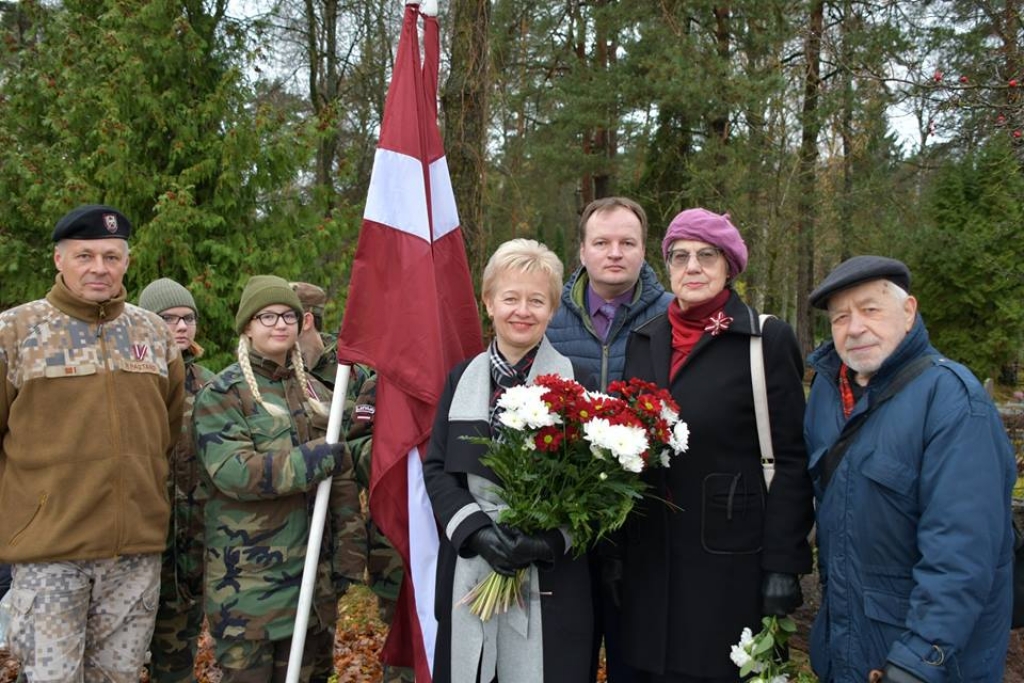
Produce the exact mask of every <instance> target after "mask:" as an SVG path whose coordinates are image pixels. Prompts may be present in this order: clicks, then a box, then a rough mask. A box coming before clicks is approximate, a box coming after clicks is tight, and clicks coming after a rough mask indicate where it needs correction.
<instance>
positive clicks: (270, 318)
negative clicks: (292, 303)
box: [252, 311, 299, 327]
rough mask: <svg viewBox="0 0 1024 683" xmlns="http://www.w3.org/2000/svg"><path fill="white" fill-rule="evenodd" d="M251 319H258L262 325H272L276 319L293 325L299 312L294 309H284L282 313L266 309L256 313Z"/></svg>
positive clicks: (297, 319) (297, 318)
mask: <svg viewBox="0 0 1024 683" xmlns="http://www.w3.org/2000/svg"><path fill="white" fill-rule="evenodd" d="M252 319H253V320H259V321H260V324H262V325H263V326H264V327H274V326H275V325H277V321H278V320H283V321H284V324H285V325H294V324H295V323H297V322H298V321H299V314H298V313H296V312H295V311H285V312H284V313H271V312H270V311H267V312H266V313H257V314H256V315H254V316H253V317H252Z"/></svg>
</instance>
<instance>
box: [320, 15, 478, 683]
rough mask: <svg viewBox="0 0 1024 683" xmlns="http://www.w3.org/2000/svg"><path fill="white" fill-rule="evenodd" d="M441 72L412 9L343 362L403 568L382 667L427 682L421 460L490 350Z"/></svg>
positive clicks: (348, 313)
mask: <svg viewBox="0 0 1024 683" xmlns="http://www.w3.org/2000/svg"><path fill="white" fill-rule="evenodd" d="M421 18H422V21H423V52H424V58H423V63H422V66H421V63H420V49H419V36H418V31H417V28H418V27H417V24H418V21H419V20H420V19H421ZM439 63H440V39H439V30H438V24H437V19H436V18H435V17H432V16H426V15H423V14H422V13H421V12H420V9H419V6H418V5H407V6H406V8H405V20H404V23H403V26H402V35H401V38H400V39H399V43H398V54H397V56H396V60H395V69H394V74H393V75H392V78H391V85H390V87H389V89H388V96H387V101H386V102H385V106H384V121H383V123H382V125H381V134H380V142H379V144H378V146H377V155H376V158H375V160H374V164H373V173H372V176H371V179H370V189H369V192H368V193H367V197H366V210H365V213H364V215H363V225H362V230H361V231H360V234H359V245H358V247H357V249H356V256H355V261H354V263H353V266H352V279H351V281H350V285H349V297H348V305H347V307H346V309H345V317H344V320H343V323H342V328H341V334H340V337H339V340H338V359H339V360H340V361H342V362H346V363H352V362H359V363H366V364H368V365H371V366H373V367H374V368H375V369H376V371H377V410H376V414H375V417H374V439H373V469H372V473H371V481H370V512H371V514H372V515H373V518H374V521H375V522H376V523H377V525H378V526H379V527H380V529H381V530H382V531H383V532H384V534H385V535H386V536H387V537H388V539H389V540H390V541H391V543H392V544H393V545H394V546H395V548H396V549H397V550H398V552H399V553H400V554H401V555H402V559H403V560H404V562H405V567H406V572H405V578H404V580H403V582H402V588H401V591H400V593H399V597H398V609H397V610H396V613H395V618H394V621H393V623H392V625H391V630H390V632H389V634H388V639H387V642H386V643H385V646H384V652H383V659H384V661H385V662H388V663H390V664H392V665H396V666H415V669H416V680H417V681H430V665H431V663H432V661H433V655H434V641H435V637H436V633H437V623H436V621H435V620H434V580H435V576H434V571H435V567H436V564H437V544H438V537H437V527H436V525H435V522H434V516H433V513H432V512H431V508H430V501H429V500H428V498H427V494H426V489H425V487H424V485H423V474H422V472H423V471H422V465H421V463H422V457H423V455H424V454H425V452H426V445H427V442H428V441H429V439H430V430H431V426H432V423H433V418H434V412H435V408H436V406H437V401H438V399H439V398H440V394H441V391H442V389H443V387H444V380H445V377H446V376H447V374H448V371H449V370H450V369H451V368H452V367H453V366H454V365H455V364H456V363H458V362H459V361H461V360H463V359H465V358H468V357H469V356H471V355H474V354H476V353H479V352H480V351H481V350H482V348H483V342H482V340H481V335H480V317H479V314H478V312H477V305H476V300H475V297H474V294H473V284H472V281H471V279H470V274H469V267H468V264H467V261H466V250H465V245H464V243H463V239H462V231H461V230H460V229H459V217H458V212H457V211H456V208H455V196H454V194H453V193H452V187H451V179H450V178H449V175H448V164H447V161H446V160H445V156H444V146H443V144H442V142H441V134H440V131H439V130H438V127H437V82H438V67H439Z"/></svg>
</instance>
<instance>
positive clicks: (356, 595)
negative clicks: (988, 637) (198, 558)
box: [0, 575, 1024, 683]
mask: <svg viewBox="0 0 1024 683" xmlns="http://www.w3.org/2000/svg"><path fill="white" fill-rule="evenodd" d="M802 585H803V589H804V596H805V598H806V603H805V604H804V606H803V607H801V608H800V609H799V610H798V611H797V613H796V614H795V615H794V617H795V620H796V622H797V633H796V635H795V636H794V637H793V640H792V645H793V649H792V654H793V657H794V659H796V660H798V661H801V662H804V663H806V661H807V658H806V654H805V652H806V650H807V634H808V633H809V632H810V628H811V621H812V620H813V619H814V615H815V614H816V613H817V611H818V606H819V603H820V598H819V593H818V589H817V577H816V576H814V575H810V576H805V577H804V579H803V581H802ZM339 608H340V615H339V619H338V633H337V638H336V639H335V641H334V666H335V671H337V682H338V683H372V682H376V681H379V680H380V678H381V666H380V660H379V653H380V649H381V647H382V646H383V645H384V637H385V635H386V630H385V628H384V625H383V624H382V623H381V621H380V619H378V617H377V601H376V599H375V598H374V596H373V594H372V593H371V592H370V591H369V589H367V588H364V587H362V586H354V587H353V588H352V589H351V590H350V591H349V593H348V595H346V596H345V597H344V598H342V600H341V604H340V606H339ZM738 637H739V634H737V639H738ZM17 675H18V664H17V662H15V661H14V660H13V659H12V658H11V657H10V656H9V654H8V653H7V651H6V650H3V649H0V683H14V681H15V679H16V678H17ZM196 680H197V681H198V682H199V683H220V671H219V670H218V669H217V665H216V664H214V662H213V653H212V651H211V648H210V641H209V637H208V636H205V635H204V638H203V640H202V641H201V642H200V652H199V657H198V658H197V661H196ZM1003 680H1004V681H1005V682H1006V683H1024V631H1014V632H1012V633H1011V634H1010V652H1009V654H1008V655H1007V658H1006V673H1005V675H1004V676H1003ZM139 681H140V683H148V677H147V676H146V675H145V673H143V674H142V675H141V676H140V677H139ZM603 682H604V671H603V669H602V671H601V672H600V673H599V675H598V683H603Z"/></svg>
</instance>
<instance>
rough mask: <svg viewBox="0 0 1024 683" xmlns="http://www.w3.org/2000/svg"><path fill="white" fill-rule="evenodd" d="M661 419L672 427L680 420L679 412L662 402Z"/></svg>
mask: <svg viewBox="0 0 1024 683" xmlns="http://www.w3.org/2000/svg"><path fill="white" fill-rule="evenodd" d="M661 419H662V420H664V421H665V422H667V423H668V426H669V427H671V426H672V425H674V424H675V423H676V422H679V413H677V412H676V411H674V410H672V409H671V408H669V407H668V406H667V405H665V404H664V403H662V404H661Z"/></svg>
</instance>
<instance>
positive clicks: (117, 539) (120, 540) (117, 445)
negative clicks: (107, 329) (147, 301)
mask: <svg viewBox="0 0 1024 683" xmlns="http://www.w3.org/2000/svg"><path fill="white" fill-rule="evenodd" d="M100 313H101V316H102V314H103V313H104V309H103V307H102V306H101V307H100ZM102 329H103V321H102V318H101V322H100V327H99V329H98V330H97V335H96V336H97V337H99V341H100V357H101V358H102V359H103V362H104V363H106V366H107V367H106V375H107V381H106V385H107V409H108V410H109V411H110V439H111V446H112V447H113V449H112V450H113V452H114V453H116V454H117V455H118V456H123V455H124V453H123V448H122V446H121V428H120V427H121V425H120V422H119V421H118V414H117V410H116V409H115V406H116V405H117V403H116V398H117V390H116V387H115V386H114V370H113V369H111V361H113V360H115V359H113V358H111V357H110V353H109V350H108V349H107V341H106V338H105V337H102V336H100V334H99V333H100V332H101V331H102ZM124 477H125V467H123V466H122V467H118V468H117V481H116V482H115V484H114V486H115V488H116V492H115V498H116V499H117V502H118V504H117V505H115V506H114V556H115V557H119V556H120V555H121V548H123V547H124V520H123V518H122V516H123V512H124V510H125V509H126V507H125V500H124V498H125V484H124Z"/></svg>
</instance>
